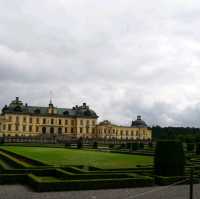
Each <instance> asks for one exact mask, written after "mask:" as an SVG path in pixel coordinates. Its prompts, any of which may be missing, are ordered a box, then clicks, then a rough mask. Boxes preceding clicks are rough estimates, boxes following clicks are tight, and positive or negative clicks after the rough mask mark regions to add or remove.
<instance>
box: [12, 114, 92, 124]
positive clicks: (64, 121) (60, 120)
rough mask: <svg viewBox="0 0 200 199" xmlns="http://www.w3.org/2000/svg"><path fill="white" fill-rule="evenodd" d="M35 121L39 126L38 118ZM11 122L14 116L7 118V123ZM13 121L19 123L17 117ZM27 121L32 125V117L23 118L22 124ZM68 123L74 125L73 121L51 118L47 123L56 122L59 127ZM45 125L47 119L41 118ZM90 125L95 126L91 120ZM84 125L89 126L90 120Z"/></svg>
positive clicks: (81, 121)
mask: <svg viewBox="0 0 200 199" xmlns="http://www.w3.org/2000/svg"><path fill="white" fill-rule="evenodd" d="M35 119H36V123H37V124H40V122H41V120H40V118H35ZM13 120H14V116H9V118H8V121H9V122H12V121H13ZM15 121H16V123H19V117H18V116H16V117H15ZM28 121H29V123H33V118H32V117H29V118H28V117H23V122H24V123H26V122H28ZM70 121H71V125H74V124H75V120H62V119H58V120H57V119H53V118H52V119H50V121H49V123H50V124H56V123H57V122H58V124H59V125H62V124H65V125H68V124H69V122H70ZM47 123H48V121H47V119H46V118H43V119H42V124H47ZM83 124H84V122H83V120H80V125H83ZM91 124H92V125H95V121H94V120H92V123H91ZM86 125H90V120H86Z"/></svg>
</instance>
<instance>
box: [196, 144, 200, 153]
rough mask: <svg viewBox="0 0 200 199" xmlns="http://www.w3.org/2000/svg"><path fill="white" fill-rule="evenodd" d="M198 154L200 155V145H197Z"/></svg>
mask: <svg viewBox="0 0 200 199" xmlns="http://www.w3.org/2000/svg"><path fill="white" fill-rule="evenodd" d="M196 154H197V155H200V143H196Z"/></svg>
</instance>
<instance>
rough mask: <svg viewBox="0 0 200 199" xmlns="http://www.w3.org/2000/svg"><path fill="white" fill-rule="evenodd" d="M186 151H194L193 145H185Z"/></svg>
mask: <svg viewBox="0 0 200 199" xmlns="http://www.w3.org/2000/svg"><path fill="white" fill-rule="evenodd" d="M187 151H188V152H193V151H194V144H193V143H187Z"/></svg>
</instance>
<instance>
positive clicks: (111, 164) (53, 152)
mask: <svg viewBox="0 0 200 199" xmlns="http://www.w3.org/2000/svg"><path fill="white" fill-rule="evenodd" d="M1 148H4V149H7V150H9V151H12V152H15V153H18V154H21V155H23V156H26V157H29V158H32V159H35V160H39V161H41V162H44V163H46V164H49V165H56V166H62V165H85V166H95V167H99V168H104V169H107V168H110V169H111V168H114V169H117V168H133V167H136V165H143V166H145V165H149V164H152V161H153V158H152V157H149V156H141V155H127V154H115V153H109V152H96V151H86V150H78V149H65V148H47V147H22V146H1Z"/></svg>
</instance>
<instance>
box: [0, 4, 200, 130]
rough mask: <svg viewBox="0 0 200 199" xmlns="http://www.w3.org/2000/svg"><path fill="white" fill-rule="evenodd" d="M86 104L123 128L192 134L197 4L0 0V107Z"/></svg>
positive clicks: (199, 55)
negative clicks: (139, 122) (140, 122)
mask: <svg viewBox="0 0 200 199" xmlns="http://www.w3.org/2000/svg"><path fill="white" fill-rule="evenodd" d="M50 90H51V91H52V92H53V102H54V105H56V106H58V107H72V106H74V105H76V104H81V103H82V102H87V103H88V104H89V105H90V106H91V108H92V109H94V110H95V111H96V112H97V113H98V114H99V116H100V118H99V120H103V119H109V120H111V121H113V122H114V123H119V124H129V123H130V121H131V120H132V119H135V118H136V116H137V115H138V114H140V115H142V117H143V118H144V120H145V121H146V122H147V123H148V124H149V125H157V124H158V125H162V126H169V125H174V126H182V125H184V126H197V127H200V3H199V1H192V0H153V1H149V0H140V1H137V0H101V1H100V0H56V1H55V0H42V1H39V0H0V106H1V107H2V106H3V105H5V104H8V103H9V102H10V100H12V99H13V98H15V97H16V96H19V97H20V98H21V99H22V100H23V101H24V102H28V103H29V104H31V105H41V106H46V105H48V103H49V92H50Z"/></svg>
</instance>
